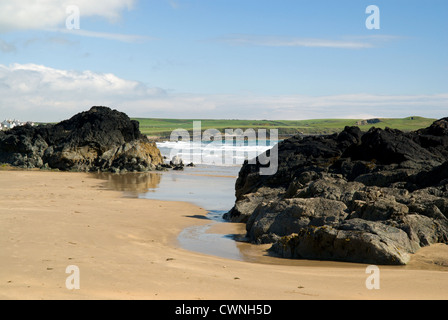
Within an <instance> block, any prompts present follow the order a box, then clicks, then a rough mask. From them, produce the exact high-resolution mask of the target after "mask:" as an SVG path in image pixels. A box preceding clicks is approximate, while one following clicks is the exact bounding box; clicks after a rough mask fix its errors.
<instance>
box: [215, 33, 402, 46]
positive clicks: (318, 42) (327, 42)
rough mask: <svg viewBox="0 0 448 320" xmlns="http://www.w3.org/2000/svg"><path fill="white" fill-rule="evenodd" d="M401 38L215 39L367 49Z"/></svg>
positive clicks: (242, 36) (249, 43) (245, 43)
mask: <svg viewBox="0 0 448 320" xmlns="http://www.w3.org/2000/svg"><path fill="white" fill-rule="evenodd" d="M396 39H399V37H396V36H389V35H376V36H363V37H358V36H353V37H351V36H350V37H349V36H346V37H343V39H336V40H335V39H318V38H297V37H284V36H267V35H250V34H231V35H226V36H223V37H220V38H218V39H215V40H217V41H219V42H224V43H227V44H230V45H239V46H262V47H308V48H336V49H367V48H374V47H377V46H378V45H379V44H380V43H384V42H387V41H391V40H396Z"/></svg>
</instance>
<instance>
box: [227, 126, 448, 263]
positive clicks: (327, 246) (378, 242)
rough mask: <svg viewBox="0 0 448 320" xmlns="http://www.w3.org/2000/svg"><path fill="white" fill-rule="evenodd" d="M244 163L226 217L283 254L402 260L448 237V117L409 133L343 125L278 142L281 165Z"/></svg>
mask: <svg viewBox="0 0 448 320" xmlns="http://www.w3.org/2000/svg"><path fill="white" fill-rule="evenodd" d="M262 166H263V165H261V164H260V162H259V161H257V162H256V163H255V164H249V163H247V162H246V163H245V164H244V165H243V167H242V168H241V171H240V173H239V176H238V179H237V181H236V184H235V196H236V202H235V205H234V207H233V208H232V210H230V211H229V212H228V213H227V214H225V218H226V219H228V220H231V221H238V222H245V223H246V229H247V237H248V239H250V241H252V242H254V243H272V248H271V250H270V252H271V253H272V254H275V255H279V256H281V257H286V258H299V259H300V258H305V259H320V260H321V259H326V260H337V261H350V262H362V263H372V264H406V263H407V262H408V260H409V254H412V253H415V252H416V251H417V250H418V249H419V248H421V247H423V246H427V245H430V244H433V243H448V118H444V119H441V120H438V121H436V122H434V124H432V125H431V126H430V127H428V128H426V129H422V130H418V131H414V132H401V131H399V130H393V129H389V128H386V129H384V130H383V129H377V128H372V129H370V130H369V131H367V132H362V131H361V130H360V129H359V128H358V127H346V128H345V129H344V130H343V131H342V132H341V133H339V134H333V135H327V136H305V137H302V136H296V137H292V138H290V139H287V140H284V141H282V142H280V143H279V145H278V171H277V172H276V173H275V174H273V175H271V176H262V175H260V174H259V172H260V168H261V167H262Z"/></svg>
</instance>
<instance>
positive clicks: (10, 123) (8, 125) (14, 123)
mask: <svg viewBox="0 0 448 320" xmlns="http://www.w3.org/2000/svg"><path fill="white" fill-rule="evenodd" d="M26 124H29V125H31V126H34V123H33V122H31V121H28V122H21V121H19V120H15V119H14V120H11V119H8V120H4V121H3V122H2V123H1V124H0V130H10V129H12V128H15V127H18V126H24V125H26Z"/></svg>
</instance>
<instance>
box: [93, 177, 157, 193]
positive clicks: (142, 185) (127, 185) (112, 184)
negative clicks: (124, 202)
mask: <svg viewBox="0 0 448 320" xmlns="http://www.w3.org/2000/svg"><path fill="white" fill-rule="evenodd" d="M94 176H95V177H96V178H97V179H101V180H104V181H105V185H104V188H106V189H109V190H116V191H123V192H124V193H125V196H127V197H133V198H138V196H139V195H140V194H142V193H147V192H148V190H150V189H152V190H154V189H157V188H158V187H159V185H160V182H161V181H162V174H161V173H158V172H145V173H126V174H115V173H96V174H94Z"/></svg>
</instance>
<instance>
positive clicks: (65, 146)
mask: <svg viewBox="0 0 448 320" xmlns="http://www.w3.org/2000/svg"><path fill="white" fill-rule="evenodd" d="M0 162H2V163H9V164H11V165H13V166H18V167H24V168H52V169H59V170H63V171H111V172H120V171H122V170H126V171H140V172H141V171H148V170H154V169H155V168H156V166H157V165H159V164H161V163H162V162H163V159H162V156H161V154H160V151H159V149H158V148H157V146H156V144H155V143H152V142H150V141H149V140H148V138H147V137H146V136H144V135H142V134H141V132H140V130H139V124H138V122H136V121H131V120H130V119H129V117H128V116H127V115H126V114H124V113H121V112H118V111H116V110H111V109H109V108H107V107H92V108H91V109H90V110H89V111H87V112H82V113H79V114H77V115H75V116H73V117H72V118H71V119H69V120H65V121H62V122H60V123H58V124H54V125H53V124H51V125H45V126H38V127H31V126H22V127H16V128H14V129H12V130H9V131H7V132H3V133H2V134H1V135H0Z"/></svg>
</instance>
